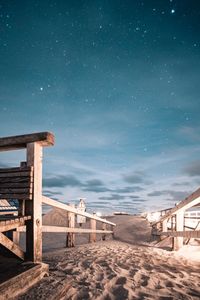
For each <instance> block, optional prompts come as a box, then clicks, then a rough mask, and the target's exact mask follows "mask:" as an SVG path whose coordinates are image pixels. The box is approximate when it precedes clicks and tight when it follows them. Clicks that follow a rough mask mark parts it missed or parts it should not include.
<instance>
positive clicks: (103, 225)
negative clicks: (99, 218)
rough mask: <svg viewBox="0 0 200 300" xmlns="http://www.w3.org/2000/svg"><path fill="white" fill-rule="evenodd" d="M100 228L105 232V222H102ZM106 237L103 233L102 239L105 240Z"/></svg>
mask: <svg viewBox="0 0 200 300" xmlns="http://www.w3.org/2000/svg"><path fill="white" fill-rule="evenodd" d="M102 230H103V231H104V232H105V231H106V224H105V223H102ZM105 239H106V235H105V233H104V234H102V241H105Z"/></svg>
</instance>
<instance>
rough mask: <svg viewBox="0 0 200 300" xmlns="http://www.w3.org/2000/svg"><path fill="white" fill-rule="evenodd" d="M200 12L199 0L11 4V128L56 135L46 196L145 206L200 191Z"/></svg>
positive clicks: (6, 62) (7, 115)
mask: <svg viewBox="0 0 200 300" xmlns="http://www.w3.org/2000/svg"><path fill="white" fill-rule="evenodd" d="M199 19H200V4H199V3H198V1H186V0H184V1H167V0H166V1H147V0H146V1H128V0H127V1H118V0H117V1H42V3H41V1H28V2H27V1H20V3H19V2H16V3H13V1H1V3H0V28H1V34H0V64H1V72H0V90H1V93H0V124H1V126H0V135H1V136H7V135H16V134H23V133H31V132H37V131H38V132H39V131H51V132H53V133H54V134H55V137H56V144H55V146H54V147H52V148H48V149H45V150H44V183H43V190H44V193H46V194H47V195H49V196H51V197H53V198H56V199H60V200H61V201H64V202H71V201H72V200H77V199H79V197H84V198H87V200H86V203H87V206H88V209H91V210H94V211H95V210H100V211H102V212H110V211H119V210H123V211H129V212H132V213H137V212H140V211H146V210H155V209H160V208H165V207H169V206H172V205H174V203H176V202H178V201H180V200H182V199H183V197H185V196H186V195H188V194H189V193H191V192H192V191H193V190H195V189H196V188H198V186H199V183H200V180H199V179H200V178H199V176H200V159H199V153H200V146H199V142H200V135H199V129H200V121H199V112H200V99H199V94H200V85H199V79H200V23H199ZM23 157H24V153H21V152H16V153H14V154H12V153H6V154H3V153H1V159H0V163H1V165H4V164H6V165H7V164H9V165H15V164H16V161H19V160H21V159H23Z"/></svg>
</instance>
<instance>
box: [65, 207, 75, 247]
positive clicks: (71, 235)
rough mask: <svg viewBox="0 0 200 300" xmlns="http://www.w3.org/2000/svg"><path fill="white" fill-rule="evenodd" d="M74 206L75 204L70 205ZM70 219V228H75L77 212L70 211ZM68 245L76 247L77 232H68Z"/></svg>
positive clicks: (68, 221) (68, 222)
mask: <svg viewBox="0 0 200 300" xmlns="http://www.w3.org/2000/svg"><path fill="white" fill-rule="evenodd" d="M70 206H71V207H72V208H74V207H75V205H74V204H71V205H70ZM67 217H68V220H67V224H68V226H69V228H72V229H73V228H75V214H74V213H72V212H68V216H67ZM66 247H69V248H70V247H75V234H74V233H72V232H68V233H67V239H66Z"/></svg>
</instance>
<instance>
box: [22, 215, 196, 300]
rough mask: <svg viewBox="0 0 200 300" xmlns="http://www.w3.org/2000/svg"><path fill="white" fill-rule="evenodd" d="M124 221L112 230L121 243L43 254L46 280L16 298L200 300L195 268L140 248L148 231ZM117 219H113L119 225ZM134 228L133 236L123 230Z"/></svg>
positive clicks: (140, 222) (138, 222)
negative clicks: (48, 268) (47, 266)
mask: <svg viewBox="0 0 200 300" xmlns="http://www.w3.org/2000/svg"><path fill="white" fill-rule="evenodd" d="M128 219H129V220H128ZM128 219H127V220H128V221H127V222H125V225H122V224H121V225H119V226H118V229H117V230H116V238H117V239H119V238H120V236H121V239H122V240H123V242H122V241H119V240H114V241H110V240H109V241H106V242H98V243H95V244H87V245H82V246H79V247H76V248H73V249H62V250H57V251H54V252H51V253H46V254H45V255H44V261H45V262H46V263H48V264H49V266H50V276H49V277H46V278H44V279H43V280H42V281H41V282H40V283H39V284H38V285H37V286H36V287H34V288H32V290H30V291H29V293H28V294H26V295H24V296H23V297H20V299H66V300H67V299H72V300H84V299H97V300H106V299H107V300H109V299H111V300H123V299H160V300H161V299H162V300H164V299H166V300H168V299H177V300H178V299H179V300H180V299H200V272H199V267H200V265H199V264H198V265H197V264H195V263H192V262H189V261H188V260H186V259H184V258H181V257H178V256H177V255H176V254H175V253H172V252H169V251H165V250H162V249H156V248H154V247H149V246H144V245H141V244H144V243H146V242H147V240H148V239H149V228H148V226H146V225H145V226H144V223H143V222H144V221H143V220H142V219H140V220H138V219H137V218H134V220H133V217H132V221H131V218H128ZM119 220H120V221H119ZM119 220H117V219H115V221H116V222H122V223H123V224H124V221H122V219H121V218H119ZM131 224H132V225H131ZM134 224H135V226H136V227H137V229H138V230H137V231H135V235H134V234H133V230H130V231H129V229H128V230H127V227H128V228H129V226H131V228H132V229H133V228H134ZM142 227H145V228H144V230H143V233H142V238H141V235H139V234H138V232H139V230H140V233H141V229H142ZM124 230H125V231H124ZM123 233H124V234H123ZM122 234H123V235H122ZM132 235H133V236H132ZM131 236H132V237H131ZM124 240H126V241H129V243H126V242H124ZM130 242H132V243H130ZM68 283H70V285H68ZM65 287H66V289H65ZM56 288H58V289H60V290H62V291H63V293H62V297H61V295H60V296H59V298H56V296H55V294H54V291H55V290H56Z"/></svg>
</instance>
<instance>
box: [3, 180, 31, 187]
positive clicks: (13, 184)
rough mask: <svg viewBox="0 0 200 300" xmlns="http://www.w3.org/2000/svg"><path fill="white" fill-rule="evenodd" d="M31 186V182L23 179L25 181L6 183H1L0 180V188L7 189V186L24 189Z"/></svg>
mask: <svg viewBox="0 0 200 300" xmlns="http://www.w3.org/2000/svg"><path fill="white" fill-rule="evenodd" d="M32 187H33V183H32V182H30V181H25V182H10V183H9V182H6V183H2V182H0V189H4V188H5V189H7V188H8V189H9V188H13V189H14V188H18V189H26V188H30V189H31V188H32Z"/></svg>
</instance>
